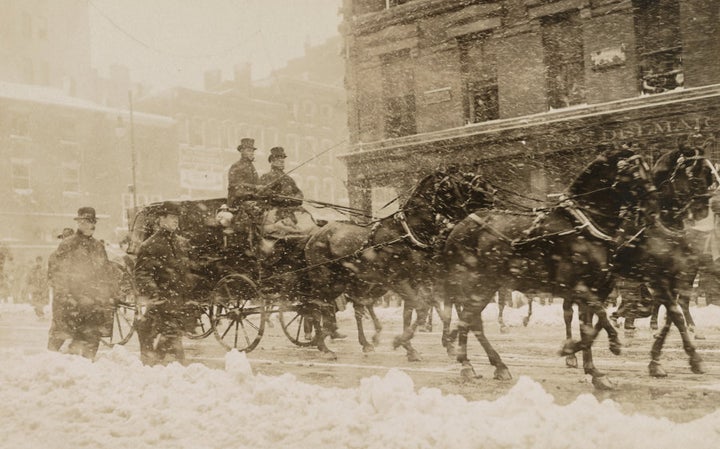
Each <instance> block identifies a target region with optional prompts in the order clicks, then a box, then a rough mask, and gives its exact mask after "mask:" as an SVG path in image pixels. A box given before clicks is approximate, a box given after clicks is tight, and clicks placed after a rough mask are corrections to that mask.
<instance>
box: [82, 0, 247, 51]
mask: <svg viewBox="0 0 720 449" xmlns="http://www.w3.org/2000/svg"><path fill="white" fill-rule="evenodd" d="M87 1H88V4H89V5H90V6H91V7H92V8H93V9H94V10H95V11H97V13H98V14H100V16H102V17H103V18H104V19H105V20H107V21H108V23H110V25H112V26H113V27H114V28H115V29H116V30H118V31H119V32H120V33H122V34H124V35H125V36H126V37H127V38H129V39H130V40H132V41H133V42H135V43H137V44H139V45H141V46H143V47H145V48H147V49H148V50H151V51H153V52H155V53H159V54H163V55H166V56H172V57H174V58H180V59H188V60H198V59H212V58H218V57H221V56H226V55H228V54H229V53H231V52H233V51H235V50H237V49H239V48H242V47H244V46H245V45H247V44H249V43H250V42H252V39H253V38H255V37H256V36H258V35H259V34H260V32H261V30H259V29H258V30H255V32H253V33H252V34H250V35H248V36H247V37H245V38H243V40H242V41H241V42H238V43H237V44H235V45H233V46H231V47H228V48H227V49H225V50H223V51H221V52H219V53H212V54H203V55H183V54H180V53H173V52H169V51H166V50H162V49H159V48H157V47H154V46H152V45H150V44H148V43H146V42H144V41H142V40H140V39H138V38H137V37H135V36H134V35H133V34H132V33H130V32H129V31H127V30H126V29H125V28H123V27H122V26H120V25H119V24H118V23H117V22H116V21H115V20H113V19H112V18H111V17H110V16H109V15H108V14H106V13H105V12H104V11H102V10H101V9H100V8H98V7H97V5H95V4H94V3H93V2H92V0H87Z"/></svg>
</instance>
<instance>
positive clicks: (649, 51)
mask: <svg viewBox="0 0 720 449" xmlns="http://www.w3.org/2000/svg"><path fill="white" fill-rule="evenodd" d="M632 3H633V9H634V14H635V35H636V41H637V47H638V54H639V61H638V63H639V76H640V91H641V92H642V93H643V94H655V93H660V92H665V91H668V90H673V89H676V88H679V87H683V85H684V81H685V77H684V74H683V61H682V39H681V36H680V6H679V4H678V1H677V0H633V2H632Z"/></svg>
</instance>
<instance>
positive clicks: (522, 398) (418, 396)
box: [0, 347, 720, 449]
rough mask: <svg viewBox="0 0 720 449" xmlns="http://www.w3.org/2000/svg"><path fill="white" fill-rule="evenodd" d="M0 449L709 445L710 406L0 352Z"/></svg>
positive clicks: (531, 386) (637, 448)
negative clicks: (685, 418)
mask: <svg viewBox="0 0 720 449" xmlns="http://www.w3.org/2000/svg"><path fill="white" fill-rule="evenodd" d="M0 357H2V360H3V363H2V366H0V384H1V385H2V388H1V389H0V435H2V438H0V447H2V448H3V449H5V448H8V449H9V448H13V449H14V448H20V447H22V448H32V449H35V448H43V449H44V448H49V449H52V448H58V449H60V448H62V449H65V448H73V449H76V448H112V449H116V448H132V449H142V448H153V449H154V448H172V449H176V448H203V449H204V448H223V449H227V448H288V447H294V448H312V449H323V448H328V449H330V448H332V449H337V448H383V449H384V448H393V449H399V448H414V449H419V448H428V449H429V448H433V449H436V448H452V449H458V448H479V447H482V448H484V449H491V448H554V449H560V448H572V449H577V448H584V449H585V448H606V447H608V445H610V446H611V447H613V449H621V448H632V449H641V448H649V449H663V448H668V449H677V448H678V447H692V448H694V449H704V448H708V449H710V448H716V447H718V445H719V444H720V411H718V412H715V413H713V414H710V415H707V416H706V417H704V418H701V419H698V420H696V421H692V422H689V423H684V424H677V423H673V422H671V421H669V420H667V419H658V418H652V417H647V416H642V415H624V414H622V413H621V412H620V409H619V407H618V406H617V404H616V403H614V402H612V401H609V400H608V401H603V402H602V403H598V402H597V400H596V399H595V397H594V396H592V395H589V394H587V395H582V396H580V397H578V399H577V400H576V401H575V402H573V403H572V404H570V405H567V406H559V405H556V404H555V403H554V402H553V398H552V396H551V395H550V394H548V393H546V392H545V391H544V390H543V388H542V387H541V386H540V384H538V383H536V382H534V381H533V380H531V379H529V378H526V377H522V378H520V379H519V380H518V381H517V383H516V385H515V386H514V387H513V388H512V389H511V390H510V391H509V393H508V394H507V395H506V396H503V397H501V398H500V399H498V400H496V401H478V402H469V401H467V400H466V399H464V398H463V397H461V396H455V395H443V394H442V393H441V392H440V391H439V390H437V389H433V388H430V389H427V388H422V389H420V390H419V391H416V390H415V388H414V385H413V382H412V380H411V379H410V378H409V377H408V376H407V375H405V374H404V373H402V372H400V371H396V370H390V371H389V372H388V373H387V374H386V375H385V377H383V378H380V377H377V376H373V377H370V378H366V379H363V380H362V382H361V385H360V386H359V387H358V388H352V389H338V388H324V387H320V386H314V385H308V384H304V383H302V382H299V381H297V380H296V379H295V377H294V376H291V375H284V376H280V377H270V376H262V375H253V373H252V370H251V368H250V365H249V363H248V361H247V359H246V357H245V354H243V353H237V352H230V353H228V355H227V357H226V369H225V370H224V371H223V370H212V369H209V368H207V367H205V366H203V365H199V364H193V365H190V366H189V367H186V368H185V367H182V366H180V365H178V364H171V365H170V366H167V367H153V368H149V367H145V366H142V365H141V364H140V362H139V361H138V358H137V356H136V355H134V354H131V353H129V352H127V350H126V349H125V348H123V347H115V348H114V349H113V351H111V352H108V353H104V354H102V355H101V357H100V358H99V360H97V361H96V362H95V363H90V362H89V361H87V360H85V359H82V358H79V357H75V356H68V355H61V354H55V353H43V354H39V355H35V356H24V355H22V354H20V353H19V352H17V351H2V352H0Z"/></svg>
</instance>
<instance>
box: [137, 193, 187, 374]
mask: <svg viewBox="0 0 720 449" xmlns="http://www.w3.org/2000/svg"><path fill="white" fill-rule="evenodd" d="M179 216H180V207H179V205H177V204H176V203H164V204H163V205H162V207H161V208H160V210H159V211H158V215H157V220H158V228H157V231H156V232H155V233H154V234H153V235H152V236H150V237H149V238H148V239H147V240H145V241H144V242H143V243H142V245H141V246H140V248H139V250H138V253H137V260H136V262H135V269H134V277H135V285H136V286H137V289H138V291H139V293H140V298H139V300H140V302H141V303H145V304H147V309H146V312H145V314H144V315H143V317H142V319H141V320H140V321H139V322H138V325H137V332H138V340H139V341H140V357H141V359H142V362H143V363H144V364H146V365H154V364H157V363H162V362H166V361H168V360H166V357H167V356H170V357H172V358H174V359H175V361H178V362H180V363H182V362H184V360H185V351H184V349H183V345H182V337H183V334H184V333H185V328H186V327H188V325H189V324H190V323H191V322H192V320H193V318H194V313H193V312H194V309H193V308H192V307H191V306H190V305H189V304H187V303H186V296H187V294H188V292H189V291H190V290H191V289H192V287H193V279H192V275H191V273H190V265H191V262H190V245H189V242H188V240H187V239H185V238H183V237H181V236H180V235H178V233H177V231H178V228H179Z"/></svg>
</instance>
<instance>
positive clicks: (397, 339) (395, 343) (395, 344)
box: [392, 335, 404, 349]
mask: <svg viewBox="0 0 720 449" xmlns="http://www.w3.org/2000/svg"><path fill="white" fill-rule="evenodd" d="M403 343H404V341H403V338H402V336H400V335H398V336H397V337H395V338H393V342H392V347H393V349H397V348H399V347H400V346H402V345H403Z"/></svg>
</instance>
